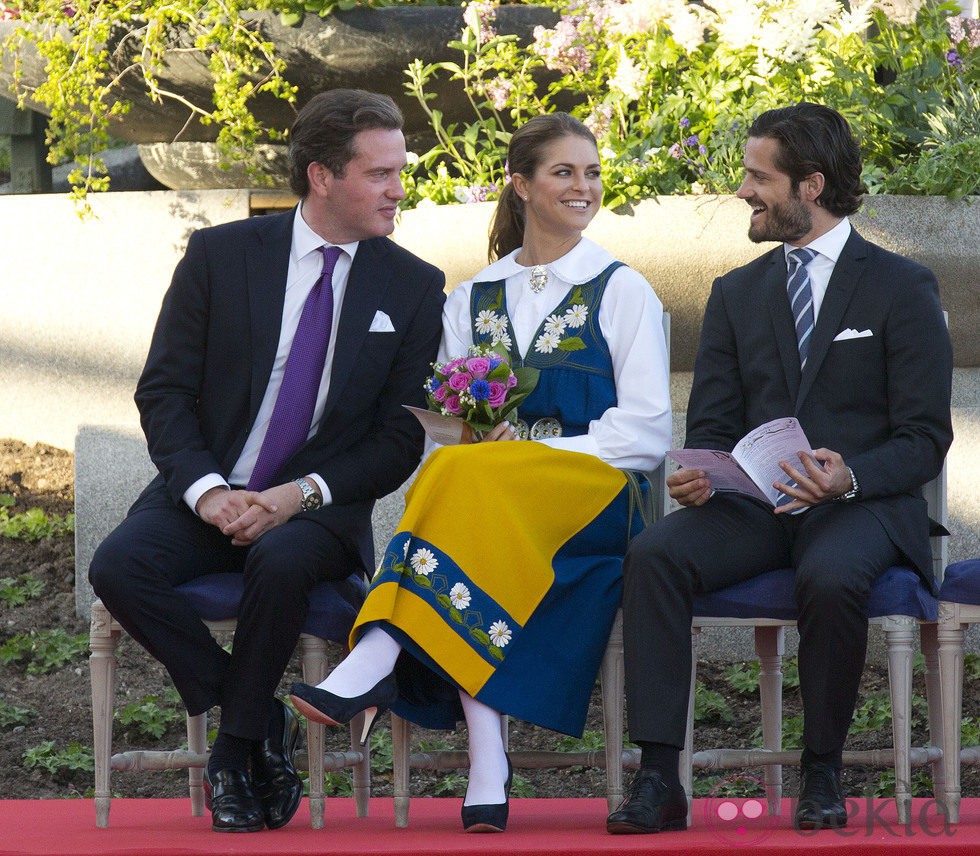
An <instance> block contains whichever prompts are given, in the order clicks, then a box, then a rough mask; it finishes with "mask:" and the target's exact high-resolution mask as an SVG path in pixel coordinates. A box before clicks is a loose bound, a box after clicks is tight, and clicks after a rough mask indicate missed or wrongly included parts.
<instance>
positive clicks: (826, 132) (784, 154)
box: [749, 101, 865, 217]
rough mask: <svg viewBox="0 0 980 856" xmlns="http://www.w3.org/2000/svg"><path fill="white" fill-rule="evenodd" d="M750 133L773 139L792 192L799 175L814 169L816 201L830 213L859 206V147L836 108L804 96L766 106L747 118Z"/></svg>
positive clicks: (861, 187) (847, 211)
mask: <svg viewBox="0 0 980 856" xmlns="http://www.w3.org/2000/svg"><path fill="white" fill-rule="evenodd" d="M749 136H750V137H768V138H770V139H773V140H776V142H777V143H778V146H777V148H776V158H775V162H776V167H777V168H778V169H779V170H780V171H781V172H784V173H786V175H788V176H789V177H790V181H791V182H792V187H793V192H794V193H795V192H796V191H797V189H798V188H799V185H800V182H801V181H802V180H803V179H804V178H806V177H807V176H808V175H811V174H812V173H814V172H819V173H823V177H824V188H823V192H822V193H821V194H820V196H819V197H818V198H817V204H818V205H821V206H823V207H824V208H826V209H827V210H828V211H829V212H830V213H831V214H833V215H834V216H835V217H844V216H846V215H848V214H853V213H854V212H855V211H857V210H858V208H860V207H861V197H862V194H863V193H864V190H865V188H864V185H863V184H862V182H861V149H860V148H859V146H858V144H857V141H856V140H855V139H854V135H853V134H852V133H851V129H850V126H849V125H848V124H847V120H846V119H845V118H844V117H843V116H841V114H840V113H838V112H837V111H836V110H831V109H830V108H829V107H825V106H823V105H822V104H812V103H810V102H808V101H801V102H800V103H799V104H794V105H793V106H791V107H780V108H779V109H776V110H767V111H766V112H765V113H763V114H762V115H760V116H759V117H758V118H757V119H756V120H755V121H754V122H753V123H752V125H751V127H750V128H749Z"/></svg>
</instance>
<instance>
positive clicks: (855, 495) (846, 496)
mask: <svg viewBox="0 0 980 856" xmlns="http://www.w3.org/2000/svg"><path fill="white" fill-rule="evenodd" d="M847 471H848V472H849V473H850V474H851V489H850V490H849V491H847V493H842V494H841V495H840V496H835V497H834V501H835V502H850V501H851V500H853V499H859V498H860V497H861V486H860V485H859V484H858V480H857V476H856V475H854V470H852V469H851V468H850V467H848V468H847Z"/></svg>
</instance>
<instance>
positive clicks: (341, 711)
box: [289, 672, 398, 746]
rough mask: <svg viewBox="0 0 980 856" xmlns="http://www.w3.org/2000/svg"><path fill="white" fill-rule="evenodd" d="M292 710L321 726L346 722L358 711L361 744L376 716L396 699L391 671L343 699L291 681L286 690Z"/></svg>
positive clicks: (376, 718) (344, 723)
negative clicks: (369, 685) (361, 715)
mask: <svg viewBox="0 0 980 856" xmlns="http://www.w3.org/2000/svg"><path fill="white" fill-rule="evenodd" d="M289 697H290V698H291V699H292V701H293V704H294V705H296V709H297V710H298V711H299V712H300V713H301V714H303V716H305V717H306V718H307V719H312V720H313V721H314V722H322V723H323V724H324V725H346V724H347V723H348V722H350V721H351V720H352V719H353V718H354V717H355V716H357V714H359V713H360V712H361V711H363V712H364V727H363V728H362V729H361V746H364V745H365V744H366V743H367V741H368V737H370V736H371V731H372V729H373V728H374V725H375V723H376V722H377V721H378V717H379V716H380V715H381V714H383V713H384V712H385V711H386V710H388V708H389V707H391V705H392V703H393V702H394V701H395V699H396V698H398V684H397V683H396V681H395V673H394V672H392V673H391V674H390V675H387V676H386V677H384V678H382V679H381V680H380V681H378V682H377V683H376V684H375V685H374V686H373V687H371V689H369V690H368V691H367V692H366V693H362V694H361V695H359V696H356V697H355V698H344V697H343V696H338V695H334V694H333V693H331V692H327V691H326V690H321V689H319V688H318V687H313V686H310V685H309V684H293V686H292V687H291V688H290V690H289Z"/></svg>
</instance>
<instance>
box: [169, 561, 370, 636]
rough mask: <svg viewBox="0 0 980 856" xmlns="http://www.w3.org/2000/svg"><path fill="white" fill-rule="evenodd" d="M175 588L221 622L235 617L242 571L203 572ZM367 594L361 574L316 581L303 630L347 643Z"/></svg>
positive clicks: (204, 615)
mask: <svg viewBox="0 0 980 856" xmlns="http://www.w3.org/2000/svg"><path fill="white" fill-rule="evenodd" d="M177 590H178V591H180V592H182V593H183V594H185V595H186V596H187V597H188V598H190V601H191V604H192V605H193V606H194V609H195V610H197V613H198V614H199V615H200V616H201V618H202V619H203V620H204V621H223V620H225V619H228V618H236V617H237V616H238V604H239V603H240V602H241V599H242V592H243V590H244V583H243V578H242V575H241V574H205V575H204V576H202V577H198V578H197V579H194V580H191V581H190V582H188V583H184V584H183V585H179V586H177ZM366 593H367V583H366V582H365V580H364V576H363V575H362V574H360V573H357V574H351V575H350V576H349V577H347V579H344V580H337V581H335V582H325V583H317V584H316V586H314V588H313V591H312V592H311V594H310V609H309V612H307V614H306V623H305V624H304V625H303V632H304V633H309V634H310V635H311V636H318V637H320V638H321V639H329V640H330V641H332V642H346V641H347V636H348V634H349V633H350V629H351V627H353V626H354V618H355V617H356V616H357V611H358V610H359V609H360V608H361V604H362V603H364V597H365V595H366Z"/></svg>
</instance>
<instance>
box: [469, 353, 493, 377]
mask: <svg viewBox="0 0 980 856" xmlns="http://www.w3.org/2000/svg"><path fill="white" fill-rule="evenodd" d="M466 368H468V369H469V371H470V374H471V375H473V377H475V378H485V377H486V376H487V372H489V371H490V360H488V359H487V358H486V357H470V358H469V359H468V360H467V361H466Z"/></svg>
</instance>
